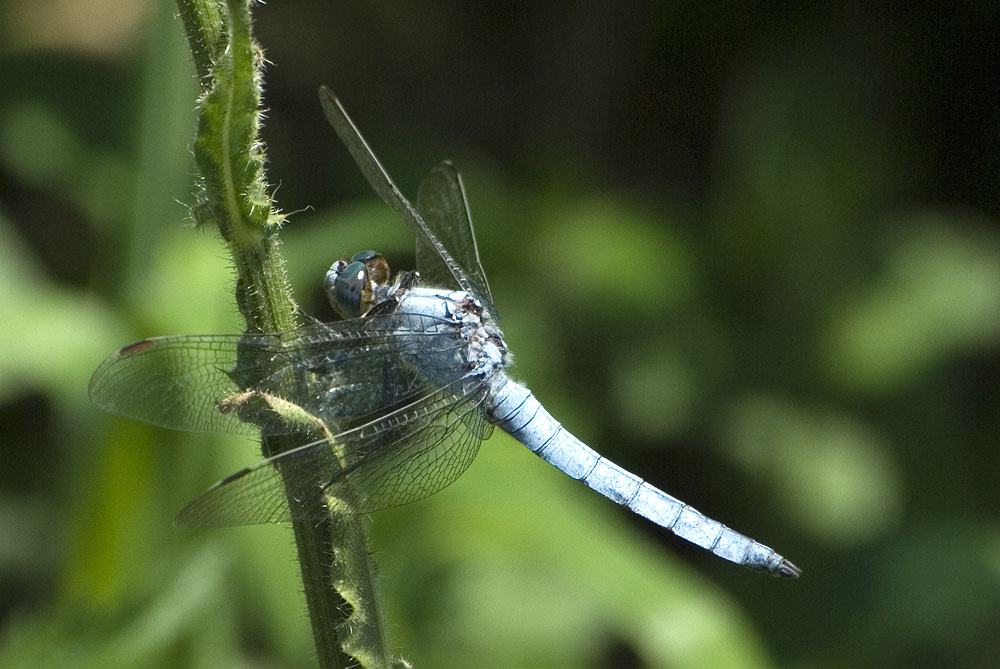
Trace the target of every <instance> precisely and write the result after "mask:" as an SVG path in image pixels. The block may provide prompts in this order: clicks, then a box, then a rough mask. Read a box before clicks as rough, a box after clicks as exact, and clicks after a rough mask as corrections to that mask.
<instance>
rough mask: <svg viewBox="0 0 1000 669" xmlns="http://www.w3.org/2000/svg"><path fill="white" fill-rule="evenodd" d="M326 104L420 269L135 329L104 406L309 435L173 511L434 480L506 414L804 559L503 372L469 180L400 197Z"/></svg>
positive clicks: (105, 366) (654, 495) (752, 544)
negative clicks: (297, 316)
mask: <svg viewBox="0 0 1000 669" xmlns="http://www.w3.org/2000/svg"><path fill="white" fill-rule="evenodd" d="M320 101H321V104H322V107H323V110H324V113H325V115H326V118H327V120H328V121H329V122H330V124H331V125H332V126H333V128H334V130H335V131H336V133H337V135H339V137H340V139H341V141H343V143H344V144H345V145H346V147H347V149H348V151H349V152H350V154H351V156H352V157H353V158H354V160H355V162H356V163H357V165H358V167H359V168H360V170H361V172H362V174H363V175H364V176H365V178H366V179H367V181H368V182H369V183H370V185H371V186H372V188H373V189H374V190H375V192H376V193H377V194H378V195H379V196H380V197H381V198H382V199H383V200H384V201H385V202H386V203H387V204H388V205H389V206H390V207H391V208H392V209H393V210H395V212H396V213H397V214H398V215H399V216H400V217H401V218H402V219H403V221H404V222H405V223H406V224H407V226H408V227H409V229H410V231H411V232H412V233H413V235H414V237H415V239H416V259H417V268H418V270H417V271H416V272H413V271H409V272H408V271H402V272H398V273H397V274H395V275H394V276H393V275H391V274H390V271H389V266H388V263H387V261H386V260H385V258H384V257H382V256H381V255H380V254H378V253H376V252H374V251H362V252H360V253H357V254H355V255H354V256H352V257H350V258H341V259H339V260H337V261H336V262H334V263H333V265H332V266H331V267H330V269H329V271H328V272H327V274H326V276H325V279H324V290H325V292H326V294H327V297H328V299H329V301H330V303H331V305H332V306H333V308H334V309H335V310H336V311H337V312H338V313H339V314H340V316H341V319H340V320H336V321H333V322H330V323H324V322H320V321H318V320H315V319H314V320H312V321H311V322H310V323H308V324H306V325H303V326H302V327H299V328H297V329H295V330H294V331H292V332H285V333H262V332H248V333H244V334H212V335H183V336H167V337H154V338H149V339H143V340H141V341H138V342H135V343H132V344H129V345H127V346H124V347H123V348H121V349H119V350H118V351H117V352H115V353H113V354H112V355H111V356H109V357H108V358H107V359H106V360H105V361H104V362H103V363H102V364H101V365H100V366H99V367H98V368H97V370H96V371H95V373H94V375H93V378H92V379H91V382H90V388H89V391H90V397H91V398H92V400H93V401H94V402H95V403H96V404H97V405H98V406H100V407H101V408H103V409H105V410H107V411H109V412H111V413H114V414H118V415H121V416H124V417H127V418H131V419H136V420H140V421H144V422H147V423H150V424H153V425H156V426H161V427H165V428H172V429H179V430H188V431H195V432H233V433H244V434H256V435H258V436H260V435H263V436H264V437H268V436H276V435H292V434H305V435H307V438H306V439H302V442H304V443H303V444H302V445H300V446H296V447H293V448H291V449H289V450H284V451H280V452H278V453H276V454H273V455H271V456H270V457H267V458H265V459H263V460H261V461H259V462H258V463H256V464H255V465H252V466H250V467H247V468H244V469H242V470H240V471H238V472H236V473H235V474H232V475H231V476H228V477H226V478H224V479H222V480H221V481H219V482H218V483H216V484H214V485H213V486H211V487H210V488H208V489H207V490H206V491H205V492H203V493H202V494H201V495H200V496H198V497H197V498H196V499H195V500H194V501H193V502H191V503H190V504H189V505H188V506H187V507H186V508H185V509H183V510H182V511H181V512H180V514H179V515H178V517H177V521H176V522H177V524H179V525H182V526H199V527H222V526H237V525H248V524H258V523H267V522H284V521H288V520H289V519H290V517H291V515H290V506H289V505H290V504H296V503H298V501H297V500H304V499H313V500H314V499H317V495H318V498H319V499H321V500H323V508H322V509H321V512H322V513H334V512H337V511H344V512H348V513H369V512H373V511H377V510H379V509H384V508H387V507H392V506H397V505H401V504H406V503H409V502H413V501H416V500H418V499H422V498H424V497H427V496H428V495H431V494H433V493H435V492H437V491H439V490H441V489H442V488H444V487H445V486H447V485H449V484H450V483H452V482H453V481H455V480H456V479H457V478H458V477H459V476H460V475H461V474H462V473H463V472H464V471H465V470H466V468H468V467H469V465H470V464H471V462H472V461H473V459H474V458H475V456H476V453H477V451H478V449H479V445H480V443H481V442H482V441H483V440H484V439H486V438H488V437H489V436H490V434H491V433H492V432H493V430H494V428H496V427H499V428H500V429H501V430H503V431H505V432H507V433H508V434H509V435H511V436H512V437H514V438H515V439H516V440H518V441H519V442H521V443H522V444H523V445H524V446H526V447H527V448H528V449H529V450H530V451H531V452H533V453H534V454H535V455H537V456H538V457H540V458H541V459H542V460H544V461H545V462H547V463H549V464H550V465H552V466H554V467H556V468H557V469H559V470H560V471H562V472H564V473H565V474H567V475H568V476H570V477H572V478H574V479H578V480H580V481H582V482H583V483H584V484H585V485H587V486H588V487H590V488H591V489H592V490H594V491H596V492H598V493H600V494H601V495H604V496H605V497H607V498H608V499H610V500H612V501H614V502H616V503H617V504H620V505H622V506H625V507H627V508H628V509H630V510H631V511H633V512H634V513H637V514H639V515H640V516H643V517H645V518H647V519H649V520H651V521H652V522H654V523H656V524H658V525H660V526H662V527H664V528H666V529H667V530H670V531H671V532H673V533H674V534H675V535H677V536H679V537H681V538H683V539H686V540H688V541H690V542H692V543H694V544H696V545H698V546H700V547H702V548H704V549H707V550H709V551H711V552H712V553H714V554H715V555H717V556H719V557H721V558H724V559H726V560H729V561H731V562H735V563H737V564H741V565H744V566H746V567H749V568H751V569H754V570H757V571H761V572H765V573H768V574H771V575H773V576H777V577H782V578H797V577H798V576H799V575H800V573H801V571H800V569H799V568H798V567H797V566H795V565H794V564H793V563H792V562H790V561H789V560H787V559H785V558H784V557H782V556H781V555H779V554H778V553H777V552H775V551H774V550H772V549H771V548H769V547H767V546H765V545H764V544H762V543H760V542H758V541H755V540H753V539H751V538H749V537H747V536H744V535H743V534H740V533H738V532H735V531H734V530H731V529H730V528H728V527H726V526H725V525H723V524H721V523H719V522H718V521H716V520H713V519H711V518H709V517H707V516H705V515H704V514H702V513H700V512H698V511H697V510H695V509H694V508H692V507H691V506H690V505H688V504H685V503H684V502H682V501H680V500H678V499H676V498H674V497H672V496H670V495H668V494H667V493H665V492H663V491H661V490H659V489H658V488H656V487H654V486H653V485H651V484H650V483H647V482H646V481H644V480H643V479H641V478H640V477H638V476H636V475H635V474H632V473H631V472H629V471H627V470H625V469H624V468H622V467H620V466H618V465H616V464H615V463H613V462H611V461H610V460H608V459H607V458H605V457H603V456H601V455H600V454H598V453H597V452H596V451H594V450H593V449H591V448H590V447H589V446H587V445H586V444H584V443H583V442H582V441H580V440H579V439H577V438H576V437H575V436H573V434H571V433H570V432H569V431H568V430H567V429H566V428H564V427H563V426H562V425H561V424H560V423H559V422H558V421H557V420H556V419H555V418H554V417H553V416H552V415H551V414H550V413H549V412H548V411H547V410H546V409H545V408H544V407H543V406H542V405H541V403H540V402H539V400H538V399H537V398H536V397H535V395H534V394H533V393H532V392H531V391H530V390H529V389H528V388H527V387H526V386H525V385H523V384H521V383H519V382H517V381H515V380H514V379H513V378H511V376H510V375H509V374H508V371H507V369H508V367H509V365H510V363H511V355H510V353H509V351H508V348H507V344H506V343H505V341H504V338H503V333H502V331H501V329H500V320H499V316H498V314H497V311H496V307H495V306H494V302H493V297H492V294H491V292H490V287H489V283H488V282H487V279H486V274H485V272H484V271H483V267H482V264H481V262H480V259H479V251H478V248H477V245H476V238H475V234H474V232H473V227H472V221H471V217H470V214H469V208H468V204H467V200H466V195H465V189H464V187H463V184H462V179H461V177H460V176H459V173H458V172H457V171H456V169H455V167H454V166H453V165H452V164H451V163H449V162H444V163H441V164H439V165H437V166H436V167H434V168H433V169H431V171H430V172H429V173H428V174H427V176H426V177H425V178H424V179H423V181H422V182H421V184H420V187H419V189H418V193H417V198H416V205H415V206H414V205H413V204H411V203H410V201H409V200H407V199H406V197H404V196H403V194H402V193H401V191H400V190H399V188H398V187H397V186H396V185H395V184H394V183H393V181H392V179H391V178H390V177H389V175H388V173H387V172H386V171H385V169H384V168H383V167H382V165H381V164H380V163H379V161H378V159H377V158H376V157H375V155H374V153H373V152H372V150H371V149H370V148H369V146H368V144H367V142H366V141H365V140H364V138H363V137H362V136H361V133H360V132H359V131H358V129H357V127H356V126H355V125H354V123H353V122H352V120H351V119H350V117H349V116H348V115H347V112H346V111H345V110H344V108H343V106H342V105H341V103H340V101H339V100H338V99H337V98H336V97H335V96H334V94H333V93H332V92H331V91H330V90H329V89H328V88H326V87H322V88H321V89H320Z"/></svg>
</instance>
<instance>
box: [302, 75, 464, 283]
mask: <svg viewBox="0 0 1000 669" xmlns="http://www.w3.org/2000/svg"><path fill="white" fill-rule="evenodd" d="M319 99H320V104H321V105H322V106H323V113H324V114H326V119H327V121H329V122H330V125H332V126H333V129H334V130H335V131H336V133H337V135H338V136H339V137H340V140H341V141H342V142H343V143H344V145H345V146H346V147H347V150H348V151H349V152H350V154H351V156H352V157H353V158H354V162H356V163H357V164H358V167H359V168H360V169H361V173H362V174H364V176H365V179H366V180H367V181H368V183H369V184H370V185H371V187H372V188H373V189H374V190H375V192H376V193H378V195H379V197H381V198H382V199H383V200H384V201H385V203H386V204H388V205H389V206H390V207H392V209H393V210H395V212H396V213H397V214H399V215H400V216H401V217H402V219H403V221H405V222H406V224H407V225H408V226H409V227H410V230H411V232H413V234H414V236H415V237H416V238H417V239H419V240H421V241H420V243H421V244H424V245H425V246H426V247H428V248H430V249H434V250H435V251H436V252H437V254H438V256H440V258H441V262H442V263H443V264H444V266H445V267H446V268H447V270H448V273H449V274H450V275H451V276H452V277H453V278H454V280H455V281H456V282H457V283H458V285H459V286H460V287H461V288H462V289H463V290H467V291H469V292H471V293H473V294H475V293H476V292H477V287H476V283H475V281H474V280H473V278H472V277H471V276H470V275H469V274H468V272H467V271H466V269H465V268H464V267H463V265H462V263H460V262H459V261H458V260H457V259H456V258H455V257H454V256H453V255H452V251H451V250H450V249H449V248H448V247H447V246H446V245H445V244H444V243H443V241H442V239H441V238H440V236H439V230H438V229H432V228H431V226H429V225H428V224H427V223H426V222H425V221H424V219H423V218H422V217H421V215H420V214H419V213H418V212H417V210H416V209H415V208H414V207H413V205H412V204H410V202H409V200H407V199H406V197H404V196H403V193H402V192H401V191H400V190H399V188H398V187H397V186H396V184H394V183H393V181H392V179H391V178H390V177H389V174H388V173H387V172H386V171H385V168H383V167H382V165H381V164H380V163H379V161H378V159H377V158H376V157H375V154H374V153H372V150H371V148H370V147H369V146H368V143H367V142H365V139H364V137H362V136H361V133H360V132H359V131H358V129H357V127H356V126H355V125H354V122H353V121H351V118H350V116H348V115H347V112H346V111H345V110H344V108H343V106H341V104H340V101H339V100H337V98H336V96H335V95H334V94H333V91H331V90H330V89H329V88H327V87H326V86H321V87H320V89H319Z"/></svg>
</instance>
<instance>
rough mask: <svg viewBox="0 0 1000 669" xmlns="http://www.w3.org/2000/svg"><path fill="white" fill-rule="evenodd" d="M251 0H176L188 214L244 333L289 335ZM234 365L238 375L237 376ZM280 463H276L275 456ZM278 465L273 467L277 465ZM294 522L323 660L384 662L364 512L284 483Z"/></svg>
mask: <svg viewBox="0 0 1000 669" xmlns="http://www.w3.org/2000/svg"><path fill="white" fill-rule="evenodd" d="M249 4H250V2H249V0H226V2H225V4H224V5H220V3H219V2H218V1H217V0H177V5H178V7H179V9H180V15H181V18H182V20H183V22H184V28H185V31H186V33H187V37H188V42H189V44H190V48H191V52H192V56H193V58H194V63H195V68H196V70H197V72H198V76H199V79H200V81H201V84H202V95H201V98H200V112H201V113H200V116H199V119H198V133H197V136H196V138H195V143H194V152H195V159H196V161H197V163H198V168H199V171H200V175H201V179H200V185H201V189H202V192H201V197H200V198H199V202H198V203H197V204H196V205H195V207H193V209H192V214H193V216H194V218H195V221H196V223H198V224H199V225H206V224H213V225H215V226H217V227H218V229H219V232H220V234H221V236H222V238H223V240H224V241H225V243H226V245H227V246H228V247H229V251H230V253H231V254H232V258H233V263H234V266H235V269H236V275H237V280H236V301H237V305H238V307H239V310H240V313H241V314H242V315H243V317H244V319H245V320H246V329H247V331H248V332H288V331H291V330H293V329H294V328H295V327H296V325H297V323H296V316H295V314H296V308H295V302H294V301H293V299H292V293H291V288H290V286H289V283H288V279H287V275H286V271H285V266H284V261H283V259H282V257H281V255H280V253H279V239H278V234H277V233H278V230H279V228H280V226H281V223H282V221H283V219H282V217H281V216H280V215H279V214H277V213H276V212H275V209H274V205H273V202H272V201H271V197H270V194H269V192H268V188H267V185H266V182H265V179H264V163H265V156H264V151H263V147H262V144H261V142H260V139H259V134H258V132H259V121H260V115H259V109H260V91H261V66H262V62H263V57H262V55H261V51H260V48H259V47H258V46H257V44H256V43H255V42H254V41H253V38H252V36H251V25H250V9H249ZM240 366H241V365H240V364H238V365H237V370H236V373H237V374H238V373H239V368H240ZM303 438H305V437H304V436H303V435H292V436H288V437H280V438H277V437H266V438H265V439H264V440H263V452H264V455H265V456H271V455H274V454H276V453H280V452H283V451H285V450H288V449H289V448H294V447H295V446H298V445H301V443H303ZM279 462H280V461H279ZM280 470H281V467H280V466H279V471H280ZM286 488H287V490H288V491H289V493H290V499H289V501H290V504H289V506H290V509H291V518H292V529H293V532H294V535H295V542H296V547H297V549H298V557H299V565H300V569H301V571H302V581H303V586H304V591H305V596H306V603H307V606H308V610H309V617H310V622H311V624H312V630H313V638H314V641H315V643H316V653H317V657H318V660H319V664H320V666H321V667H324V668H326V667H347V666H357V664H358V663H360V664H361V665H362V666H365V667H384V666H391V665H392V659H391V654H390V652H389V649H388V648H389V647H388V642H387V640H386V634H385V626H384V624H383V622H382V616H381V610H380V606H379V602H378V598H377V593H376V577H375V565H374V563H373V562H372V561H371V559H370V556H369V553H368V540H367V532H366V527H365V525H364V519H363V518H362V517H360V516H356V515H352V514H346V513H342V512H340V513H336V512H335V513H331V512H330V510H328V509H327V508H326V505H325V500H324V499H323V497H322V494H321V491H320V490H319V488H318V486H317V487H316V490H315V492H314V494H312V497H307V498H306V499H303V492H302V486H295V496H296V497H295V499H294V500H292V499H291V492H292V489H293V486H292V484H291V482H290V481H287V480H286Z"/></svg>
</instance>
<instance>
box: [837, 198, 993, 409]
mask: <svg viewBox="0 0 1000 669" xmlns="http://www.w3.org/2000/svg"><path fill="white" fill-rule="evenodd" d="M826 332H827V335H826V339H825V341H824V342H823V351H824V353H825V360H824V363H825V365H826V367H827V371H828V373H829V375H830V377H831V378H833V379H836V380H837V381H838V382H839V383H840V384H842V385H843V386H845V387H847V388H849V389H852V390H864V391H868V392H875V393H886V392H890V391H893V390H896V389H898V388H899V387H900V386H902V385H905V384H908V383H911V382H912V381H913V380H914V379H915V378H916V377H917V376H918V375H920V374H921V373H924V372H926V371H927V370H928V369H929V368H930V367H931V366H933V365H935V364H938V363H940V362H942V361H943V360H945V359H946V358H948V357H949V356H953V355H957V354H961V353H966V352H971V351H973V350H975V349H977V348H980V347H987V346H995V345H996V344H997V343H998V342H1000V236H998V235H996V234H995V232H994V231H991V230H988V229H986V228H984V227H980V226H979V225H978V224H976V223H972V222H969V221H964V220H962V219H959V218H957V217H948V216H944V215H941V214H933V213H926V214H922V215H920V216H917V217H915V218H913V219H909V220H904V221H903V222H902V225H901V226H900V228H899V230H898V231H897V239H896V243H895V244H894V245H893V247H892V248H891V249H890V251H889V257H888V258H887V262H886V269H885V271H884V273H883V274H882V276H880V277H877V278H876V279H875V281H874V283H873V285H869V286H865V287H864V290H863V291H859V294H858V295H856V296H855V297H854V299H853V300H852V301H851V302H850V303H848V304H847V305H845V306H844V307H843V308H841V309H840V310H838V312H837V313H835V315H834V316H833V318H832V322H831V323H830V327H829V329H828V330H827V331H826Z"/></svg>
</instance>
